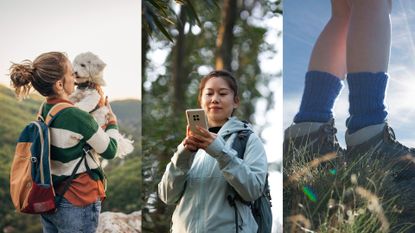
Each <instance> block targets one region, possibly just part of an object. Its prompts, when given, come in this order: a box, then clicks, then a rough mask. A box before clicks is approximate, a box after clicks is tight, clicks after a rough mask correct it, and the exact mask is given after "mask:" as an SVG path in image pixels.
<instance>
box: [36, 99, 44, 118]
mask: <svg viewBox="0 0 415 233" xmlns="http://www.w3.org/2000/svg"><path fill="white" fill-rule="evenodd" d="M45 103H46V101H43V102H42V104H41V105H40V107H39V110H38V111H37V119H38V120H40V121H43V122H45V119H44V118H43V116H42V112H43V107H44V106H45Z"/></svg>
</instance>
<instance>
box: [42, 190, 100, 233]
mask: <svg viewBox="0 0 415 233" xmlns="http://www.w3.org/2000/svg"><path fill="white" fill-rule="evenodd" d="M100 211H101V201H97V202H95V203H92V204H90V205H87V206H84V207H78V206H74V205H72V204H71V203H70V202H69V201H67V200H66V199H64V198H63V199H62V200H61V202H60V203H59V207H58V210H57V212H55V213H51V214H42V216H41V222H42V225H43V232H44V233H58V232H59V233H78V232H79V233H80V232H82V233H95V231H96V229H97V227H98V220H99V214H100Z"/></svg>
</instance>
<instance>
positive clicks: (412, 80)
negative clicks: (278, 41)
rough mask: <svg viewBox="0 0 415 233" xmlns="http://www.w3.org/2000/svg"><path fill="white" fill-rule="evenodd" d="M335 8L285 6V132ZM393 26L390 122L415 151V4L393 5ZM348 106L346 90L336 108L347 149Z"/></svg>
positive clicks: (299, 0)
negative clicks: (315, 50)
mask: <svg viewBox="0 0 415 233" xmlns="http://www.w3.org/2000/svg"><path fill="white" fill-rule="evenodd" d="M299 6H301V7H299ZM330 7H331V6H330V1H329V0H324V1H303V0H290V1H285V2H284V28H283V32H284V33H283V35H284V36H283V37H284V39H283V41H284V67H283V68H284V75H283V76H284V77H283V80H284V81H283V83H284V84H283V88H284V94H283V98H284V116H283V127H284V129H285V128H287V127H288V126H289V125H290V124H291V123H292V119H293V117H294V115H295V114H296V113H297V111H298V109H299V106H300V100H301V96H302V91H303V88H304V74H305V72H306V70H307V66H308V61H309V57H310V54H311V50H312V47H313V45H314V43H315V41H316V39H317V37H318V35H319V33H320V32H321V31H322V29H323V27H324V26H325V24H326V22H327V20H328V19H329V17H330V14H331V12H330ZM391 21H392V45H391V57H390V62H389V70H388V73H389V75H390V77H389V83H388V88H387V94H386V104H387V110H388V112H389V116H388V123H389V125H390V126H391V127H392V128H393V129H394V131H395V134H396V137H397V139H398V140H399V141H400V142H402V143H403V144H405V145H407V146H411V147H414V146H415V134H414V133H413V130H414V129H415V123H414V121H413V119H415V107H414V104H413V100H414V99H415V95H414V93H415V92H414V87H415V46H414V45H415V44H414V43H415V41H414V36H415V35H414V33H415V2H414V1H405V0H394V1H393V7H392V14H391ZM348 107H349V105H348V88H347V85H344V87H343V90H342V92H341V94H340V96H339V98H338V99H337V102H336V105H335V119H336V127H337V129H338V130H339V132H338V134H337V135H338V138H339V140H340V143H341V144H342V145H343V146H344V145H345V143H344V133H345V131H346V128H345V120H346V118H347V117H348Z"/></svg>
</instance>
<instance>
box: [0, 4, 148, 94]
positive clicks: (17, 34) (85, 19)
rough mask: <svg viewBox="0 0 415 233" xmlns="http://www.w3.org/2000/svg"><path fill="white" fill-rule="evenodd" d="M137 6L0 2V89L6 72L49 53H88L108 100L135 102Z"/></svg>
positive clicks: (138, 59) (138, 83)
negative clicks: (95, 60)
mask: <svg viewBox="0 0 415 233" xmlns="http://www.w3.org/2000/svg"><path fill="white" fill-rule="evenodd" d="M140 12H141V4H140V1H130V0H118V1H111V0H88V1H82V0H71V1H63V0H37V1H30V0H3V1H0V30H1V37H0V41H1V43H0V51H1V52H0V83H1V84H4V85H6V86H10V79H9V76H8V73H9V71H8V69H9V67H10V65H11V62H14V63H19V62H21V61H22V60H25V59H29V60H31V61H33V60H34V59H35V58H36V57H37V56H38V55H40V54H41V53H44V52H49V51H60V52H65V53H66V54H67V56H68V57H69V59H70V60H71V61H73V59H74V58H75V56H76V55H78V54H80V53H83V52H87V51H90V52H93V53H95V54H96V55H98V56H99V57H100V58H101V59H102V60H103V61H104V62H105V63H106V64H107V66H106V68H105V70H104V79H105V81H106V82H107V86H106V87H104V92H105V94H106V95H107V96H108V97H109V99H110V100H120V99H127V98H133V99H141V70H140V66H141V42H140V41H141V35H140V32H141V30H140V28H141V26H140V24H141V17H140Z"/></svg>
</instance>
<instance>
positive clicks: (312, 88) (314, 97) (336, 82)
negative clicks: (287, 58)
mask: <svg viewBox="0 0 415 233" xmlns="http://www.w3.org/2000/svg"><path fill="white" fill-rule="evenodd" d="M342 87H343V85H342V81H341V80H340V79H339V78H338V77H336V76H334V75H332V74H330V73H327V72H321V71H309V72H307V73H306V76H305V87H304V92H303V97H302V100H301V105H300V111H299V112H298V113H297V114H296V116H295V117H294V122H295V123H300V122H327V121H328V120H330V119H331V118H333V106H334V102H335V100H336V98H337V96H338V95H339V94H340V91H341V89H342Z"/></svg>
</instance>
